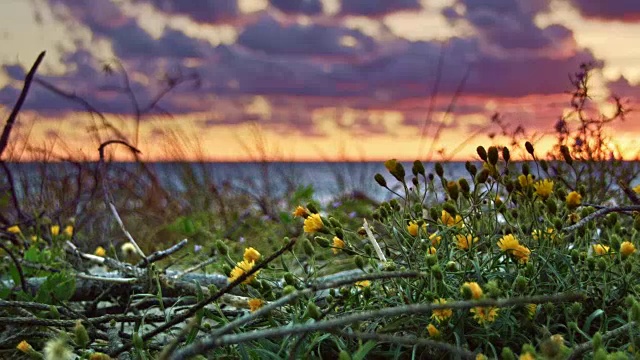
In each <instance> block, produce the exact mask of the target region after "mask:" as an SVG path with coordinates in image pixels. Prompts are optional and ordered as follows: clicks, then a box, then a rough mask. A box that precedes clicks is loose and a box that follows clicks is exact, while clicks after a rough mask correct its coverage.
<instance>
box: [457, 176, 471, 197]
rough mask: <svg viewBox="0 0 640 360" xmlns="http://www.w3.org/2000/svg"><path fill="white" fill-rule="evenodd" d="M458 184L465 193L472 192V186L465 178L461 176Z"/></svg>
mask: <svg viewBox="0 0 640 360" xmlns="http://www.w3.org/2000/svg"><path fill="white" fill-rule="evenodd" d="M458 186H460V190H462V193H463V194H467V195H468V194H469V193H470V192H471V187H470V186H469V182H468V181H467V179H465V178H460V179H459V180H458Z"/></svg>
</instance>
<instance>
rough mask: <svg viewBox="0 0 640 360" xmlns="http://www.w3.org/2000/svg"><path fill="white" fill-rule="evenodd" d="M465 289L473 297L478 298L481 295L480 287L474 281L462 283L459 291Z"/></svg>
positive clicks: (462, 291)
mask: <svg viewBox="0 0 640 360" xmlns="http://www.w3.org/2000/svg"><path fill="white" fill-rule="evenodd" d="M465 289H466V291H469V292H470V293H471V297H472V298H473V299H480V298H481V297H482V288H481V287H480V285H478V283H477V282H475V281H472V282H466V283H464V284H462V286H461V288H460V292H461V293H464V292H465Z"/></svg>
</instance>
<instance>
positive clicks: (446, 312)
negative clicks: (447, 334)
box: [431, 298, 453, 323]
mask: <svg viewBox="0 0 640 360" xmlns="http://www.w3.org/2000/svg"><path fill="white" fill-rule="evenodd" d="M446 303H447V299H443V298H439V299H436V301H434V302H433V304H435V305H442V304H446ZM451 316H453V310H451V309H434V310H433V311H432V314H431V318H432V319H434V320H435V321H436V322H438V323H439V322H441V321H445V320H447V319H449V318H450V317H451Z"/></svg>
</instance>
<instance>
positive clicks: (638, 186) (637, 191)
mask: <svg viewBox="0 0 640 360" xmlns="http://www.w3.org/2000/svg"><path fill="white" fill-rule="evenodd" d="M633 191H634V192H635V193H636V194H640V185H636V186H634V187H633Z"/></svg>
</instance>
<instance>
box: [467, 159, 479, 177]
mask: <svg viewBox="0 0 640 360" xmlns="http://www.w3.org/2000/svg"><path fill="white" fill-rule="evenodd" d="M464 168H465V169H467V171H468V172H469V174H471V176H476V173H478V168H477V167H476V166H475V165H473V164H472V163H471V161H467V162H465V163H464Z"/></svg>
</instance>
